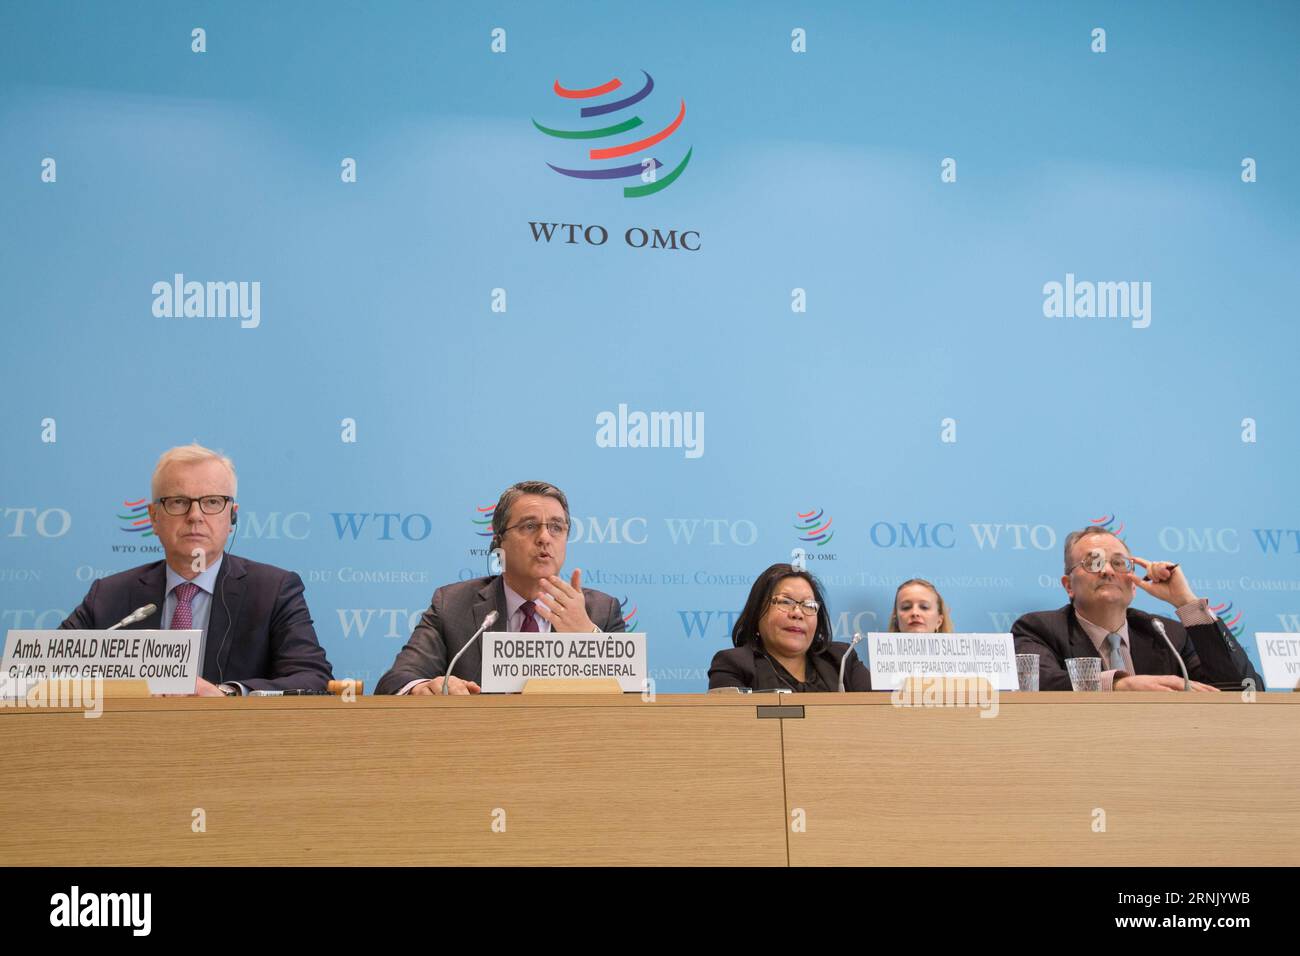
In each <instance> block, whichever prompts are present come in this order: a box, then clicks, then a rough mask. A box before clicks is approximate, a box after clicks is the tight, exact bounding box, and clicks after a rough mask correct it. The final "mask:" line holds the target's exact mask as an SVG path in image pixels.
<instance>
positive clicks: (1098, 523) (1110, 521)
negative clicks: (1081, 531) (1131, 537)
mask: <svg viewBox="0 0 1300 956" xmlns="http://www.w3.org/2000/svg"><path fill="white" fill-rule="evenodd" d="M1118 520H1119V519H1118V518H1116V516H1115V515H1113V514H1109V515H1102V516H1101V517H1100V518H1093V519H1092V520H1091V521H1089V522H1088V525H1089V526H1090V527H1093V528H1096V529H1097V530H1098V531H1105V532H1106V533H1107V534H1113V535H1114V536H1115V537H1117V538H1119V539H1120V540H1121V541H1123V540H1124V522H1122V521H1120V522H1119V527H1118V528H1117V527H1115V522H1116V521H1118ZM1125 543H1127V542H1125Z"/></svg>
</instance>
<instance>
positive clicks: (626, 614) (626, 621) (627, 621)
mask: <svg viewBox="0 0 1300 956" xmlns="http://www.w3.org/2000/svg"><path fill="white" fill-rule="evenodd" d="M628 603H629V602H628V599H627V598H626V597H625V598H623V600H621V601H619V602H618V613H619V614H621V615H623V626H624V627H625V628H626V629H627V630H628V631H629V632H630V631H635V630H636V605H635V604H633V605H632V610H630V611H629V610H628V609H627V606H628Z"/></svg>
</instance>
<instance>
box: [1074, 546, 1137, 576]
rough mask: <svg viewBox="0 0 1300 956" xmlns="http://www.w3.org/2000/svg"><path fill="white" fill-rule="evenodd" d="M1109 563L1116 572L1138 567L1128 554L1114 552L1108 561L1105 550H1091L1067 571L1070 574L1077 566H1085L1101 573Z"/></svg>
mask: <svg viewBox="0 0 1300 956" xmlns="http://www.w3.org/2000/svg"><path fill="white" fill-rule="evenodd" d="M1107 564H1109V565H1110V569H1111V570H1112V571H1114V572H1115V573H1116V574H1128V573H1129V572H1131V571H1132V570H1133V569H1134V568H1135V567H1137V562H1136V561H1134V560H1133V559H1132V558H1130V557H1129V556H1128V555H1126V554H1112V555H1111V556H1110V560H1109V561H1107V560H1106V552H1105V551H1089V552H1088V553H1087V554H1086V555H1084V556H1083V560H1082V561H1079V562H1076V563H1075V564H1072V565H1070V566H1069V567H1068V568H1066V570H1065V573H1066V574H1069V573H1070V572H1071V571H1073V570H1074V569H1075V568H1083V569H1084V570H1085V571H1089V572H1091V573H1093V574H1101V570H1102V568H1104V567H1105V566H1106V565H1107Z"/></svg>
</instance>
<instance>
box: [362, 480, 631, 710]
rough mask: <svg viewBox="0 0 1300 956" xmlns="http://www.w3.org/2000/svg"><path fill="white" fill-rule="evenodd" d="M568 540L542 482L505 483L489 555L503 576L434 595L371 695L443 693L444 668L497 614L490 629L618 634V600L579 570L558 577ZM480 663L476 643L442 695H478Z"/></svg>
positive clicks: (558, 508) (559, 498)
mask: <svg viewBox="0 0 1300 956" xmlns="http://www.w3.org/2000/svg"><path fill="white" fill-rule="evenodd" d="M568 540H569V502H568V499H567V498H565V497H564V492H562V491H561V490H560V489H559V488H557V487H555V486H554V485H551V484H547V483H546V482H544V481H521V482H519V483H517V484H514V485H511V486H510V487H509V488H507V489H506V490H505V491H504V492H503V493H502V495H501V498H500V500H498V501H497V506H496V508H495V510H493V512H492V550H493V551H494V552H496V553H497V555H498V557H499V558H500V560H501V564H502V573H501V574H499V575H494V576H492V577H485V578H475V579H473V580H471V581H461V582H459V583H457V584H448V585H445V586H443V587H440V588H438V590H436V591H434V592H433V601H432V603H430V605H429V608H428V610H426V611H425V612H424V614H423V616H422V617H421V618H420V623H419V624H418V625H417V626H416V628H415V630H414V631H413V632H412V634H411V639H410V640H409V641H407V642H406V646H405V647H403V648H402V649H401V651H399V652H398V654H397V660H395V661H394V662H393V666H392V668H391V669H390V670H389V671H388V673H387V674H385V675H384V676H383V677H381V678H380V679H379V683H378V684H377V685H376V687H375V693H376V694H441V693H444V690H443V686H442V685H443V680H444V675H446V673H447V665H448V663H449V662H450V661H451V660H452V659H453V658H455V657H456V655H457V654H458V653H459V652H460V651H461V650H463V649H465V647H466V644H467V643H468V642H469V641H470V640H471V639H473V638H474V637H476V636H477V635H478V632H479V631H480V629H482V628H483V627H484V623H485V622H486V621H487V618H488V615H489V614H490V613H491V612H493V611H495V612H496V613H497V617H496V620H495V623H489V624H488V626H489V627H491V628H492V629H493V630H494V631H510V632H521V633H529V632H535V633H541V634H547V633H551V632H555V633H559V634H577V633H587V632H595V633H602V632H604V633H608V632H612V631H622V630H624V623H623V617H622V615H621V614H620V609H619V604H618V601H616V600H614V598H612V597H610V596H609V595H608V594H604V593H602V592H600V591H593V590H590V589H587V588H583V586H582V572H581V571H580V570H575V571H574V572H573V575H572V577H571V578H570V579H569V580H567V581H566V580H565V579H564V578H563V577H561V576H560V570H561V569H562V568H563V567H564V553H565V546H566V545H567V544H568ZM482 664H483V651H482V641H481V639H480V640H477V641H475V642H474V644H473V646H471V647H469V648H468V649H466V650H465V653H464V654H463V655H461V657H460V659H459V660H458V661H457V662H456V668H455V671H454V672H453V673H452V674H451V675H450V676H448V677H446V680H447V682H448V686H447V689H446V691H445V692H446V693H451V694H477V693H478V692H479V684H478V682H479V678H480V677H481V672H482Z"/></svg>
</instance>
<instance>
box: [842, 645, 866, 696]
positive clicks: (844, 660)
mask: <svg viewBox="0 0 1300 956" xmlns="http://www.w3.org/2000/svg"><path fill="white" fill-rule="evenodd" d="M860 640H862V635H861V634H859V633H858V632H857V631H854V632H853V640H852V641H850V642H849V649H848V650H847V651H845V652H844V656H843V657H841V658H840V693H841V694H842V693H844V668H845V667H846V666H847V665H848V663H849V655H850V654H852V653H853V648H854V647H856V646H857V643H858V641H860Z"/></svg>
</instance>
